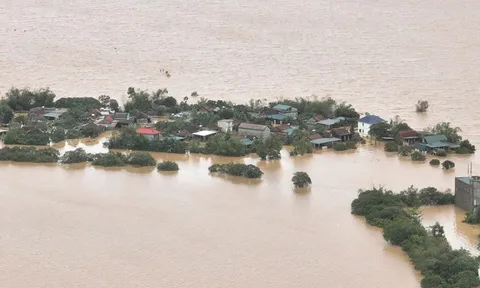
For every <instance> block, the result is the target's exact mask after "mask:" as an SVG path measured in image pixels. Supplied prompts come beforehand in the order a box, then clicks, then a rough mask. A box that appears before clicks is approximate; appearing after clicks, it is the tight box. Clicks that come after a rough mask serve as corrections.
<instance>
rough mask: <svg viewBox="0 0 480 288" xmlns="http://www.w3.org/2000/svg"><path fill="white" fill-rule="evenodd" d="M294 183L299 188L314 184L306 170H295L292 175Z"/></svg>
mask: <svg viewBox="0 0 480 288" xmlns="http://www.w3.org/2000/svg"><path fill="white" fill-rule="evenodd" d="M292 182H293V185H295V187H297V188H303V187H307V186H309V185H310V184H312V179H310V176H308V174H307V173H306V172H295V173H294V174H293V177H292Z"/></svg>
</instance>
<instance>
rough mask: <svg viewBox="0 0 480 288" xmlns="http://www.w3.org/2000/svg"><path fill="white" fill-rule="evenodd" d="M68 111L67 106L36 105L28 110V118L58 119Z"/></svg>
mask: <svg viewBox="0 0 480 288" xmlns="http://www.w3.org/2000/svg"><path fill="white" fill-rule="evenodd" d="M67 111H68V109H65V108H51V107H47V108H45V107H35V108H32V109H30V111H29V112H28V119H29V120H30V121H42V120H45V119H46V120H57V119H58V118H59V117H60V116H62V115H63V114H64V113H65V112H67Z"/></svg>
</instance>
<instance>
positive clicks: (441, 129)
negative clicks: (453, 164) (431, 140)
mask: <svg viewBox="0 0 480 288" xmlns="http://www.w3.org/2000/svg"><path fill="white" fill-rule="evenodd" d="M428 130H429V131H430V132H431V133H433V134H441V135H445V136H446V137H447V139H448V141H449V142H451V143H458V142H460V141H461V140H462V136H460V135H459V134H458V133H460V132H462V129H460V128H459V127H452V126H451V123H450V122H441V123H438V124H436V125H435V126H433V127H431V128H429V129H428Z"/></svg>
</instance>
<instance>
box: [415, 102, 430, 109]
mask: <svg viewBox="0 0 480 288" xmlns="http://www.w3.org/2000/svg"><path fill="white" fill-rule="evenodd" d="M427 109H428V101H427V100H418V102H417V104H416V105H415V110H417V112H427Z"/></svg>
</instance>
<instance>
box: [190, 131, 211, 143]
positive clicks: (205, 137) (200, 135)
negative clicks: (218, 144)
mask: <svg viewBox="0 0 480 288" xmlns="http://www.w3.org/2000/svg"><path fill="white" fill-rule="evenodd" d="M215 134H217V131H213V130H202V131H198V132H195V133H192V135H193V137H194V138H197V139H200V140H202V141H206V140H208V138H210V137H211V136H213V135H215Z"/></svg>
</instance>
